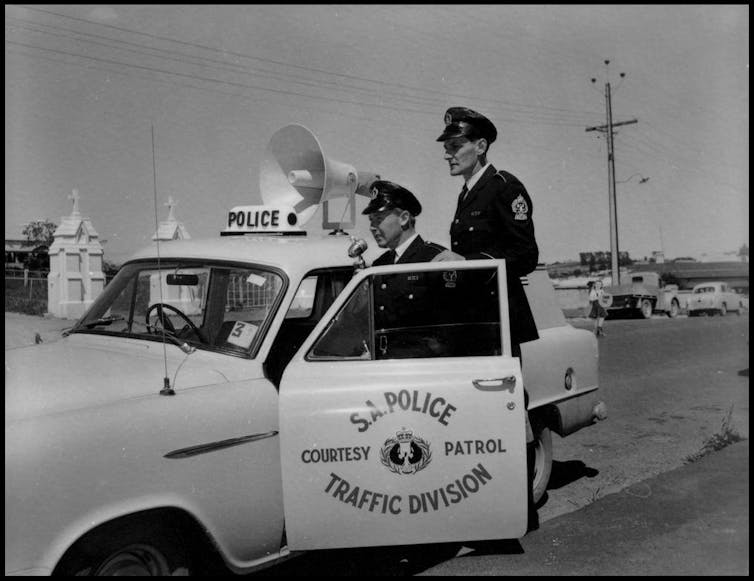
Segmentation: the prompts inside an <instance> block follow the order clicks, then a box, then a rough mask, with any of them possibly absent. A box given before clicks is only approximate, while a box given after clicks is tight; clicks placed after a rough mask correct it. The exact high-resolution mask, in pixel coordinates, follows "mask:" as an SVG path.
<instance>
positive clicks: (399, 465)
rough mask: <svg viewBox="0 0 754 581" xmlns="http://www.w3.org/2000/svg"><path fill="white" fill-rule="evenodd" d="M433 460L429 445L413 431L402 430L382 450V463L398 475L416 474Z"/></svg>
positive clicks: (386, 442)
mask: <svg viewBox="0 0 754 581" xmlns="http://www.w3.org/2000/svg"><path fill="white" fill-rule="evenodd" d="M431 459H432V452H430V449H429V443H428V442H427V441H426V440H423V439H422V438H420V437H419V436H416V435H414V432H413V430H410V429H407V428H401V429H400V430H398V431H397V432H396V433H395V437H394V438H392V437H391V438H388V439H387V440H385V443H384V444H383V445H382V448H381V449H380V462H381V463H382V465H383V466H385V467H386V468H387V469H388V470H390V472H395V473H396V474H416V473H417V472H419V470H422V469H423V468H424V467H425V466H427V464H429V461H430V460H431Z"/></svg>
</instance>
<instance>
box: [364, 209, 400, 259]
mask: <svg viewBox="0 0 754 581" xmlns="http://www.w3.org/2000/svg"><path fill="white" fill-rule="evenodd" d="M407 220H408V212H406V211H405V210H398V209H394V210H383V211H382V212H375V213H374V214H369V231H370V232H371V233H372V236H374V240H375V242H377V246H379V247H380V248H391V249H395V248H397V247H398V245H399V244H400V242H401V234H402V233H403V228H402V227H401V226H402V224H403V223H404V222H405V221H407Z"/></svg>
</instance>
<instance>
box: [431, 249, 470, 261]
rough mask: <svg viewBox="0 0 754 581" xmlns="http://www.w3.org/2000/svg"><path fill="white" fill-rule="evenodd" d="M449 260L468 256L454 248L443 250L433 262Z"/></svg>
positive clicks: (462, 258)
mask: <svg viewBox="0 0 754 581" xmlns="http://www.w3.org/2000/svg"><path fill="white" fill-rule="evenodd" d="M449 260H466V258H465V257H464V256H461V255H460V254H456V253H455V252H453V251H452V250H443V251H442V252H440V254H438V255H437V256H435V257H434V258H433V259H432V262H447V261H449Z"/></svg>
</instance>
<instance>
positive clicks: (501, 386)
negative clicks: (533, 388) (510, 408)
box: [471, 375, 516, 393]
mask: <svg viewBox="0 0 754 581" xmlns="http://www.w3.org/2000/svg"><path fill="white" fill-rule="evenodd" d="M471 383H472V384H474V387H476V388H477V389H479V390H481V391H505V390H508V391H510V392H511V393H513V391H514V390H515V389H516V376H515V375H509V376H507V377H499V378H497V379H472V380H471Z"/></svg>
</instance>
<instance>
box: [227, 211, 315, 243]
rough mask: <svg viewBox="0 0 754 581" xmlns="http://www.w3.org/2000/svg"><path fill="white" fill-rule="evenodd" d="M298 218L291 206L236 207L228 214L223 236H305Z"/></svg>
mask: <svg viewBox="0 0 754 581" xmlns="http://www.w3.org/2000/svg"><path fill="white" fill-rule="evenodd" d="M298 222H299V220H298V216H297V215H296V212H295V210H294V209H293V208H291V207H290V206H277V205H276V206H236V207H235V208H233V209H232V210H230V212H228V219H227V222H226V224H225V228H224V229H223V230H222V231H221V232H220V235H221V236H233V235H238V234H274V235H277V236H296V235H305V234H306V232H305V231H304V230H302V229H301V227H300V226H299V223H298Z"/></svg>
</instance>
